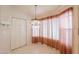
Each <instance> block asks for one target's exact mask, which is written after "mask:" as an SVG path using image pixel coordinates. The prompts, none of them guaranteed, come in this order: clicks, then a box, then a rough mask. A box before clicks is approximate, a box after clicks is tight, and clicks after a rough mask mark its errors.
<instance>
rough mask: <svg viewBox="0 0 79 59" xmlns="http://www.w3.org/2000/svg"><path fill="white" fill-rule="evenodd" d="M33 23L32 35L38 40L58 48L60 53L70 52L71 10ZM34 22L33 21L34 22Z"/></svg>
mask: <svg viewBox="0 0 79 59" xmlns="http://www.w3.org/2000/svg"><path fill="white" fill-rule="evenodd" d="M36 23H37V25H33V35H32V36H37V37H39V40H38V41H40V42H42V43H45V44H47V45H49V46H51V47H54V48H56V49H59V50H60V52H61V53H71V52H72V10H71V9H68V10H66V11H65V12H63V13H61V14H59V15H58V16H54V17H51V18H46V19H44V20H41V21H39V22H36ZM34 24H35V23H34Z"/></svg>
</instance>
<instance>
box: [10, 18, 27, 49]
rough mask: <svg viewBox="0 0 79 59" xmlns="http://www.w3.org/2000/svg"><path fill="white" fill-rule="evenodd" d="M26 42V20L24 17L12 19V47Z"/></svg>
mask: <svg viewBox="0 0 79 59" xmlns="http://www.w3.org/2000/svg"><path fill="white" fill-rule="evenodd" d="M25 44H26V21H25V20H24V19H18V18H13V19H12V33H11V49H15V48H18V47H21V46H23V45H25Z"/></svg>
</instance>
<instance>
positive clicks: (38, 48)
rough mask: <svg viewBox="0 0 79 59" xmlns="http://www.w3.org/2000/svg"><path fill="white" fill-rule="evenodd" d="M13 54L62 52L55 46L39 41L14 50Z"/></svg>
mask: <svg viewBox="0 0 79 59" xmlns="http://www.w3.org/2000/svg"><path fill="white" fill-rule="evenodd" d="M11 53H13V54H59V53H60V52H59V51H58V50H56V49H55V48H52V47H49V46H47V45H45V44H41V43H37V44H32V45H27V46H24V47H21V48H18V49H15V50H13V51H12V52H11Z"/></svg>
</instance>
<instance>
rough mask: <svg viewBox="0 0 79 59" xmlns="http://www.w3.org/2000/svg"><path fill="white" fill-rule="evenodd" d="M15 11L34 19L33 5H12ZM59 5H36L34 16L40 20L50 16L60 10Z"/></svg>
mask: <svg viewBox="0 0 79 59" xmlns="http://www.w3.org/2000/svg"><path fill="white" fill-rule="evenodd" d="M13 7H14V8H15V9H17V10H19V11H21V12H24V13H25V14H27V15H28V16H30V17H31V18H32V19H33V18H34V17H35V6H34V5H14V6H13ZM61 7H63V6H61V5H37V9H36V15H37V18H42V17H46V16H50V15H52V14H53V13H54V12H55V11H56V10H57V9H59V8H61Z"/></svg>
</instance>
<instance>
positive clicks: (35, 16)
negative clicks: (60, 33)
mask: <svg viewBox="0 0 79 59" xmlns="http://www.w3.org/2000/svg"><path fill="white" fill-rule="evenodd" d="M34 8H35V9H34V19H33V20H37V14H36V12H37V5H34Z"/></svg>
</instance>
